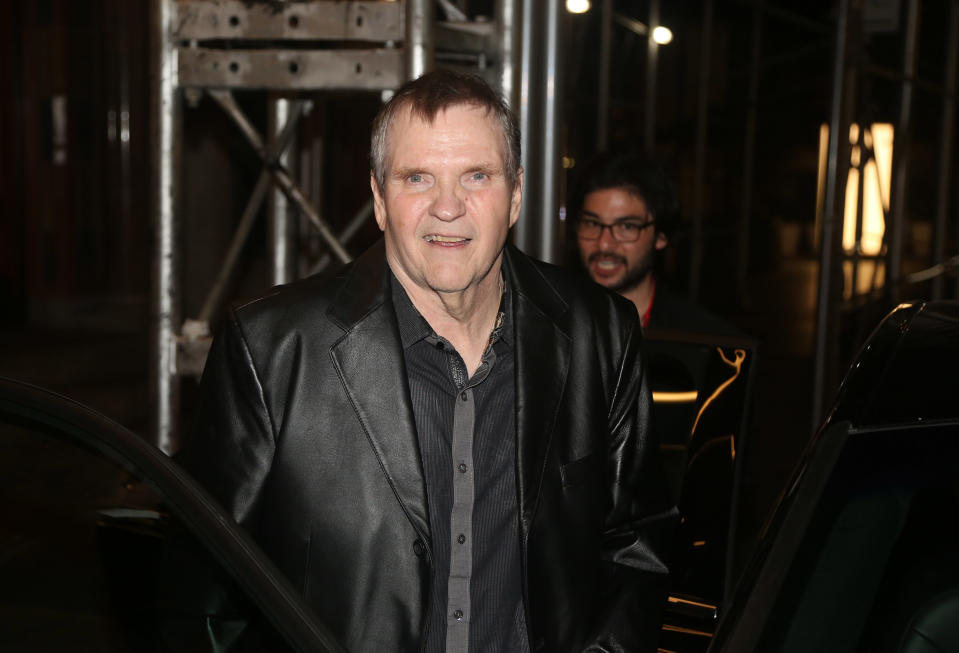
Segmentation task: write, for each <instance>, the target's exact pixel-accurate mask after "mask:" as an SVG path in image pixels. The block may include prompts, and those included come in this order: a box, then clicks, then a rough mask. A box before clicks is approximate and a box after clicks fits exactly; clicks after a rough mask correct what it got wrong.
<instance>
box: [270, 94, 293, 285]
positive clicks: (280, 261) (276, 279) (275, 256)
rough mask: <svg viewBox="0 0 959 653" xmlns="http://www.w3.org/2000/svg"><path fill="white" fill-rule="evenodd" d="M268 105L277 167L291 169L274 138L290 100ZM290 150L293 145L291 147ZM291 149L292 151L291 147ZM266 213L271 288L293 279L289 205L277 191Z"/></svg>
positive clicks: (275, 100) (287, 116)
mask: <svg viewBox="0 0 959 653" xmlns="http://www.w3.org/2000/svg"><path fill="white" fill-rule="evenodd" d="M268 102H269V105H268V106H267V111H268V120H267V122H268V123H269V129H270V140H271V143H272V144H273V145H274V148H273V151H274V152H275V153H276V154H277V155H278V158H279V162H280V165H282V166H283V167H284V168H286V169H288V170H289V169H291V166H290V162H291V161H292V158H291V156H290V154H289V151H288V149H287V148H282V149H280V148H276V147H275V144H276V142H277V137H278V136H279V134H280V132H281V131H282V130H283V127H284V125H286V123H287V121H288V120H289V119H290V104H291V103H290V101H289V100H287V99H286V98H271V99H270V100H269V101H268ZM291 147H292V146H291ZM292 149H295V147H293V148H292ZM271 195H272V197H271V198H270V203H269V205H268V207H269V211H268V214H267V229H268V234H269V235H268V241H269V258H270V264H269V265H270V282H271V283H272V284H273V285H275V286H276V285H279V284H282V283H288V282H289V281H290V280H291V278H292V270H293V267H292V256H291V250H292V242H291V236H292V230H291V222H292V221H291V220H290V205H289V202H288V201H287V199H286V195H284V194H283V193H282V192H280V191H279V190H277V189H274V190H273V192H272V193H271Z"/></svg>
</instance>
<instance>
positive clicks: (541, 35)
mask: <svg viewBox="0 0 959 653" xmlns="http://www.w3.org/2000/svg"><path fill="white" fill-rule="evenodd" d="M564 17H565V12H564V10H563V5H562V3H560V2H555V1H553V0H530V1H528V2H525V3H524V4H523V70H522V71H521V75H522V77H521V79H522V82H521V86H520V107H519V108H520V112H519V113H520V128H521V129H522V131H523V168H524V170H525V174H524V203H523V204H524V205H523V214H522V217H521V218H520V222H519V224H517V226H516V229H514V233H513V240H514V242H515V243H516V245H517V247H519V248H520V249H522V250H523V251H525V252H526V253H527V254H530V255H531V256H534V257H536V258H540V259H543V260H545V261H551V262H558V261H559V259H560V239H559V229H560V222H559V204H560V197H559V191H560V184H559V174H560V156H561V147H562V138H561V130H560V118H561V116H562V100H563V72H564V71H563V64H562V61H561V54H562V38H561V36H562V34H563V30H561V29H560V27H561V26H560V21H561V20H562V19H563V18H564Z"/></svg>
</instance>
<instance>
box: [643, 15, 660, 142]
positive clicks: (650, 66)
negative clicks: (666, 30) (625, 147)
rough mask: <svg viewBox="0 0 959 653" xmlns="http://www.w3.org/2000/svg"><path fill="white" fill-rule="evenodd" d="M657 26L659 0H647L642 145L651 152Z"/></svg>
mask: <svg viewBox="0 0 959 653" xmlns="http://www.w3.org/2000/svg"><path fill="white" fill-rule="evenodd" d="M658 26H659V0H649V31H648V32H647V35H646V138H645V143H644V147H645V148H646V151H647V152H648V153H650V154H652V153H653V152H654V151H655V149H656V72H657V68H658V66H659V44H658V43H656V41H655V40H653V30H654V29H656V27H658Z"/></svg>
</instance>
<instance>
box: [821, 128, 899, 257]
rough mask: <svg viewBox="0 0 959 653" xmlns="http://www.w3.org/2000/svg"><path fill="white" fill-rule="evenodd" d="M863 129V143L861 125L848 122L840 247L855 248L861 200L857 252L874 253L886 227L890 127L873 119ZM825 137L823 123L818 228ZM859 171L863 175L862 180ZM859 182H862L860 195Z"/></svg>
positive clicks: (890, 163)
mask: <svg viewBox="0 0 959 653" xmlns="http://www.w3.org/2000/svg"><path fill="white" fill-rule="evenodd" d="M862 130H863V131H862V135H861V136H862V145H860V144H859V140H860V126H859V125H857V124H852V125H850V126H849V144H850V148H849V164H850V167H849V173H848V175H847V177H846V197H845V202H844V204H845V206H844V210H843V221H842V226H843V228H842V247H843V250H845V251H846V252H853V251H855V250H856V246H857V242H856V219H857V213H858V211H859V202H860V201H861V202H862V231H861V236H860V238H859V242H858V247H859V253H860V254H865V255H866V256H877V255H879V254H880V253H881V252H882V237H883V233H884V232H885V229H886V224H885V217H884V216H885V213H886V212H888V211H889V186H890V184H891V181H892V145H893V127H892V125H890V124H888V123H874V124H872V125H869V126H867V127H863V128H862ZM828 138H829V127H828V126H827V125H822V126H821V127H820V131H819V178H818V180H817V188H816V195H817V198H816V199H817V203H816V204H817V206H816V208H817V211H816V224H817V232H818V231H819V229H818V227H819V226H820V223H821V220H822V208H823V207H822V204H823V200H824V195H825V193H824V190H825V181H826V153H827V148H828ZM864 148H865V149H864ZM870 149H871V150H872V151H871V152H870V151H869V150H870ZM860 175H862V179H861V181H860ZM860 185H861V186H862V197H861V198H860V193H859V187H860Z"/></svg>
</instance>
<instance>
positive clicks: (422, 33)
mask: <svg viewBox="0 0 959 653" xmlns="http://www.w3.org/2000/svg"><path fill="white" fill-rule="evenodd" d="M434 4H435V3H434V2H433V1H432V0H407V2H406V47H405V54H406V78H407V79H416V78H417V77H419V76H420V75H422V74H423V73H425V72H427V71H430V70H433V43H434V40H433V5H434Z"/></svg>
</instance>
